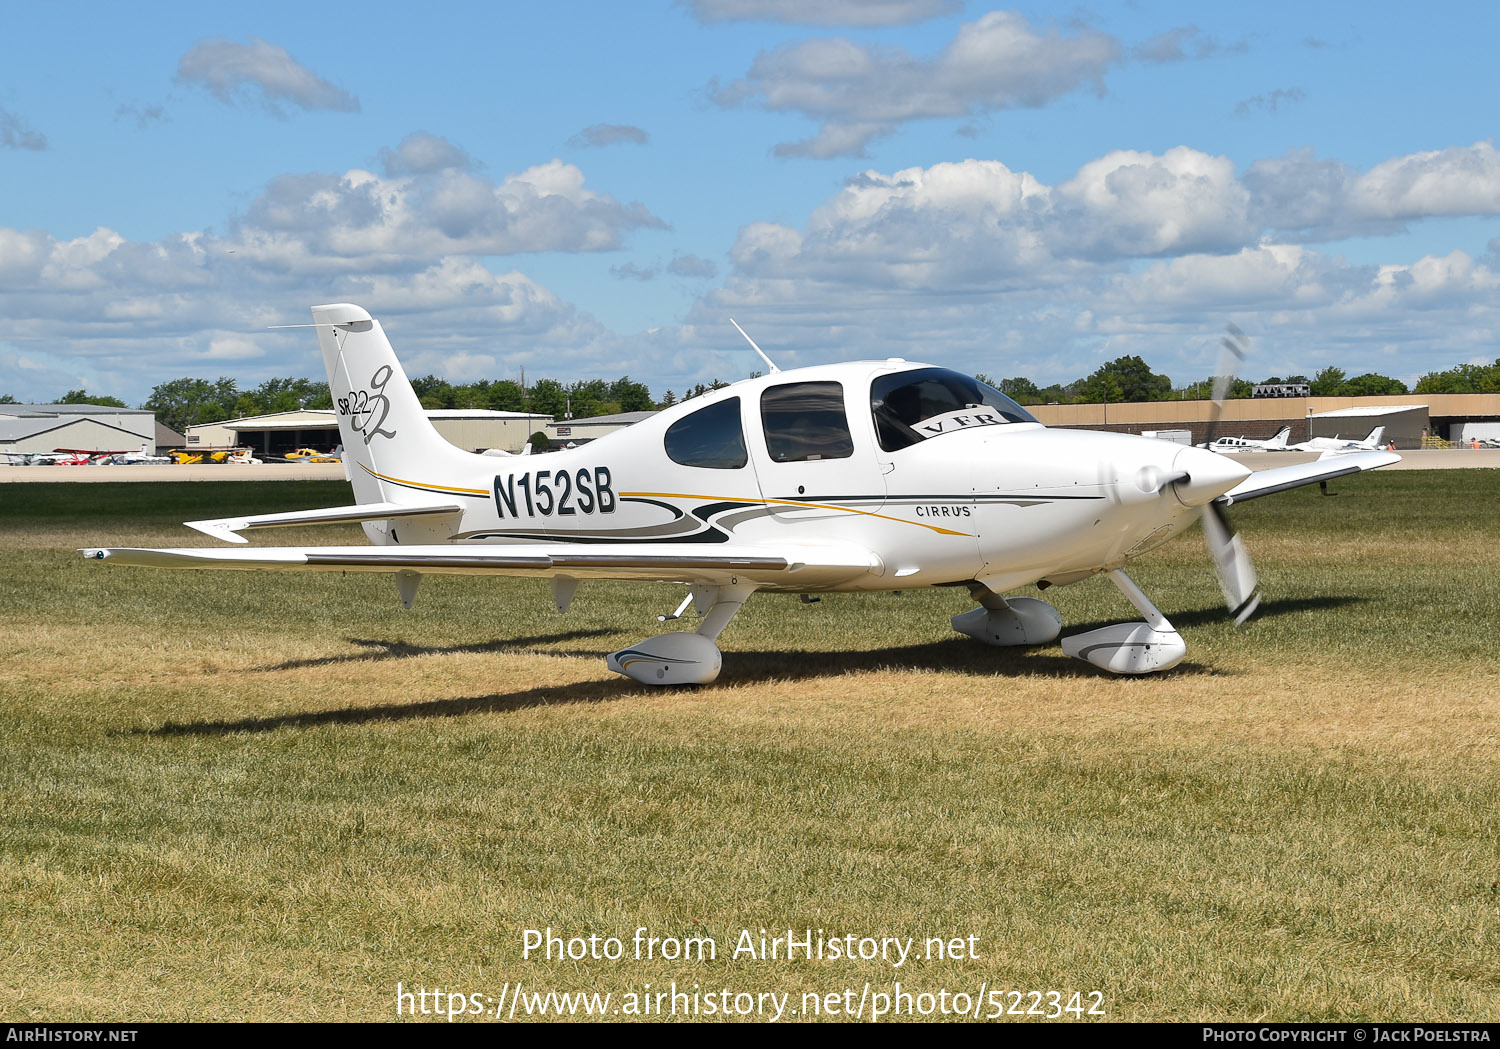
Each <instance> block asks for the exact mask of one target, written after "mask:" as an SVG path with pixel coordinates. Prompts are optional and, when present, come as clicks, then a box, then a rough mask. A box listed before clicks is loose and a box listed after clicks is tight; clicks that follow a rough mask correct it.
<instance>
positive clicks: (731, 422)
mask: <svg viewBox="0 0 1500 1049" xmlns="http://www.w3.org/2000/svg"><path fill="white" fill-rule="evenodd" d="M663 443H664V444H665V445H666V451H667V458H668V459H671V460H672V461H673V462H674V463H680V464H682V465H683V466H699V467H702V468H704V469H706V470H738V469H739V468H740V467H742V466H744V465H745V464H746V463H747V462H749V456H748V455H747V454H746V452H745V428H744V425H743V424H742V423H741V422H740V399H739V398H738V397H726V398H725V399H724V400H722V401H718V402H716V403H714V404H710V405H708V406H707V407H705V408H699V409H698V410H697V411H696V412H693V413H692V414H691V415H686V416H683V417H682V418H681V419H678V420H677V421H676V422H675V423H673V424H672V425H671V426H669V427H667V433H666V437H665V438H664V439H663Z"/></svg>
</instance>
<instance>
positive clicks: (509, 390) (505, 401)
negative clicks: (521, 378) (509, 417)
mask: <svg viewBox="0 0 1500 1049" xmlns="http://www.w3.org/2000/svg"><path fill="white" fill-rule="evenodd" d="M485 392H486V394H487V395H488V398H489V399H488V401H487V403H486V404H485V407H486V408H490V409H492V410H494V411H497V412H523V411H525V410H526V394H525V392H524V391H522V389H521V384H520V383H518V382H512V381H511V380H509V379H501V380H500V381H499V382H493V383H490V385H489V388H488V389H487V390H486V391H485Z"/></svg>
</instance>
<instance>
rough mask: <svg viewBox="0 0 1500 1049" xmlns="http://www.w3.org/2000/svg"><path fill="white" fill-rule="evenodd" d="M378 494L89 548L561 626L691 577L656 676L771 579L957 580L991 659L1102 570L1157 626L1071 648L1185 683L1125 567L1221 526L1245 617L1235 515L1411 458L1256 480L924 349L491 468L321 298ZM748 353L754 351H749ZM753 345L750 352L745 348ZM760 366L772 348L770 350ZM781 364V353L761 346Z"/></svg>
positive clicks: (352, 430)
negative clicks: (583, 596) (333, 580)
mask: <svg viewBox="0 0 1500 1049" xmlns="http://www.w3.org/2000/svg"><path fill="white" fill-rule="evenodd" d="M312 312H313V320H314V327H315V328H316V329H317V333H318V341H319V343H320V345H321V347H322V351H323V361H324V363H325V364H326V365H327V368H328V382H329V386H330V388H331V391H332V394H333V397H334V403H335V405H336V406H337V416H338V421H339V428H340V432H341V435H342V437H343V442H344V449H345V455H344V464H345V466H344V469H345V472H346V473H347V474H348V476H349V480H350V481H351V483H352V484H353V488H354V494H355V497H356V498H357V499H358V502H357V503H356V504H355V505H353V506H341V507H333V508H330V509H324V510H308V511H302V512H293V513H276V514H261V515H252V516H246V517H238V518H225V519H221V520H212V521H192V522H189V525H190V527H193V528H196V529H198V530H200V531H202V532H206V533H207V534H209V535H211V536H215V537H217V538H219V539H224V540H227V541H229V542H232V543H245V542H246V540H245V539H244V538H243V537H241V536H240V535H238V534H237V533H239V532H242V531H245V530H247V529H252V528H267V527H275V526H281V525H300V524H321V523H326V522H332V521H358V522H361V523H362V524H363V527H364V530H365V534H366V535H367V536H368V537H369V539H370V542H371V543H372V544H374V545H373V546H340V547H309V548H290V547H271V548H259V549H241V550H235V549H229V548H189V549H178V550H139V549H91V550H84V551H83V553H84V554H85V556H87V557H91V558H97V559H99V560H106V561H110V562H113V563H115V564H122V565H147V566H154V567H165V568H228V569H302V570H311V571H323V572H390V573H394V574H395V577H396V585H397V588H398V590H399V592H400V596H401V600H402V602H403V603H404V604H405V605H406V606H407V607H411V604H412V602H413V601H414V600H415V598H416V594H417V586H418V583H419V582H420V581H421V578H422V576H423V575H426V574H429V573H461V574H479V575H515V576H540V577H549V578H550V579H551V581H552V593H553V596H554V597H555V599H556V601H557V607H558V610H559V611H566V609H567V608H568V605H569V604H570V603H571V601H572V600H573V595H574V593H575V591H576V590H577V588H578V583H579V581H580V580H582V579H634V580H654V581H658V582H674V583H680V584H684V585H686V586H688V587H690V588H691V593H690V594H689V595H688V598H687V599H686V600H684V601H683V603H682V605H681V607H679V608H678V610H677V613H676V614H675V615H673V616H663V617H660V618H662V619H663V620H670V619H675V618H677V617H678V616H680V615H681V614H682V613H683V612H684V611H686V609H687V605H688V603H689V601H691V602H693V603H695V604H696V606H697V608H698V611H699V612H700V613H701V615H702V625H701V626H699V628H698V630H697V631H696V632H692V633H688V632H673V633H665V634H658V635H656V636H655V637H651V638H647V639H646V640H644V641H642V642H640V643H639V644H636V645H632V646H630V647H629V648H625V649H623V650H621V651H619V652H615V653H612V654H611V655H610V656H609V657H608V659H607V665H608V666H609V668H610V669H611V670H614V671H617V672H618V673H621V674H624V675H626V676H628V677H631V678H634V679H635V680H637V681H640V682H643V683H645V684H650V685H673V684H688V683H695V684H703V683H706V682H710V681H713V680H714V679H715V678H716V677H717V676H718V674H719V668H720V653H719V649H718V646H717V645H716V644H715V641H716V639H717V638H718V636H719V634H720V633H721V632H722V631H723V630H724V628H725V627H726V626H727V625H728V623H729V621H730V620H731V619H732V618H733V617H734V614H735V613H736V612H737V611H738V610H739V608H740V606H741V605H742V604H744V602H745V600H746V599H747V598H748V597H749V596H750V595H751V594H753V593H754V592H755V591H757V590H768V591H775V592H785V593H803V594H809V593H811V594H816V593H820V592H827V591H862V590H910V589H913V588H915V587H928V586H960V587H965V588H967V589H968V591H969V593H970V594H971V595H972V596H973V598H974V600H975V601H976V602H978V606H977V607H975V608H973V609H971V610H970V611H968V612H965V613H963V614H961V615H956V616H954V617H953V618H952V623H953V627H954V629H956V630H958V631H960V632H962V633H964V634H968V635H970V636H972V637H975V638H977V639H979V640H981V641H984V642H987V643H989V644H993V645H1044V644H1048V643H1050V642H1052V641H1054V640H1056V639H1057V637H1058V635H1059V634H1060V633H1061V630H1062V619H1061V617H1060V616H1059V615H1058V613H1057V610H1056V609H1054V608H1053V607H1052V606H1051V605H1049V604H1047V603H1046V602H1044V601H1041V600H1038V599H1037V598H1033V597H1004V596H1002V595H1003V594H1005V593H1006V592H1007V591H1010V590H1014V589H1016V588H1017V587H1021V586H1026V585H1029V584H1032V583H1035V584H1037V585H1038V586H1039V587H1042V588H1046V587H1048V586H1052V585H1058V586H1064V585H1067V584H1069V583H1076V582H1078V581H1080V580H1083V579H1087V578H1089V577H1090V576H1093V575H1095V574H1097V573H1101V572H1103V573H1107V574H1108V575H1109V577H1110V578H1111V579H1112V580H1113V581H1114V583H1115V585H1116V586H1118V587H1119V588H1120V590H1121V591H1122V592H1123V593H1124V594H1125V596H1126V598H1128V599H1129V600H1130V602H1131V604H1133V605H1134V606H1135V607H1136V608H1137V609H1138V610H1139V611H1140V613H1141V615H1142V616H1143V617H1144V618H1145V622H1141V623H1126V624H1117V625H1113V626H1105V627H1101V628H1098V629H1096V630H1091V631H1088V632H1087V633H1083V634H1078V635H1074V636H1072V637H1067V638H1064V639H1063V641H1062V647H1063V651H1064V652H1066V653H1067V654H1068V655H1071V656H1076V657H1079V658H1081V659H1084V660H1087V661H1088V662H1090V663H1093V664H1095V665H1096V666H1099V667H1102V668H1104V669H1106V670H1110V671H1114V672H1116V673H1125V674H1143V673H1148V672H1150V671H1155V670H1165V669H1167V668H1168V667H1171V666H1174V665H1175V664H1177V663H1178V662H1179V661H1180V660H1181V659H1182V658H1183V656H1184V654H1185V653H1186V647H1185V645H1184V644H1183V640H1182V637H1181V636H1180V635H1179V634H1178V633H1177V631H1176V630H1175V629H1174V628H1173V627H1172V624H1171V623H1170V622H1168V621H1167V618H1166V617H1165V616H1164V615H1162V614H1161V612H1159V611H1158V610H1157V609H1156V608H1155V607H1154V606H1153V605H1152V604H1151V602H1150V601H1149V600H1148V599H1147V598H1146V595H1145V594H1143V593H1142V592H1141V591H1140V589H1139V588H1138V587H1136V585H1135V584H1134V583H1133V582H1132V581H1131V580H1130V579H1129V578H1128V577H1127V576H1126V575H1125V572H1124V566H1125V564H1126V562H1127V561H1129V560H1131V559H1132V558H1135V557H1137V556H1139V555H1141V554H1143V553H1145V552H1146V551H1148V550H1151V549H1153V548H1155V547H1157V546H1160V545H1161V544H1162V543H1165V542H1166V541H1167V540H1168V539H1171V538H1172V537H1173V536H1175V535H1177V534H1178V533H1179V532H1182V531H1184V530H1186V529H1187V528H1188V527H1189V526H1190V525H1191V524H1192V522H1193V521H1194V520H1195V519H1199V520H1201V521H1202V524H1203V530H1204V533H1205V536H1206V538H1207V541H1208V546H1209V550H1210V553H1211V554H1212V555H1213V558H1214V561H1215V563H1216V565H1217V567H1218V572H1219V578H1220V584H1221V586H1222V588H1223V590H1224V593H1225V597H1226V599H1227V601H1228V603H1229V606H1230V609H1231V611H1232V613H1233V614H1234V615H1235V616H1236V618H1237V620H1238V621H1240V622H1243V620H1244V618H1245V617H1246V616H1248V615H1249V614H1250V613H1251V612H1252V611H1253V610H1254V608H1255V606H1256V604H1257V603H1258V602H1259V596H1258V594H1257V591H1256V587H1257V584H1256V578H1255V570H1254V568H1253V567H1252V566H1251V564H1250V560H1249V558H1248V556H1247V555H1246V554H1245V549H1244V544H1243V543H1242V542H1241V540H1240V537H1239V536H1238V535H1236V534H1234V533H1233V532H1232V531H1231V529H1230V528H1229V526H1228V522H1227V521H1226V519H1225V518H1224V515H1223V512H1222V510H1221V509H1220V507H1221V505H1227V504H1229V503H1231V502H1236V501H1240V500H1243V499H1250V498H1255V497H1257V496H1262V495H1268V494H1271V493H1273V492H1279V491H1283V490H1285V489H1289V488H1295V487H1298V486H1300V485H1305V484H1311V483H1313V482H1315V481H1324V480H1328V479H1330V478H1333V477H1340V476H1343V475H1346V474H1352V473H1357V472H1359V471H1361V470H1368V469H1372V468H1374V467H1378V466H1385V465H1388V464H1390V463H1394V462H1397V461H1398V460H1399V459H1400V456H1398V455H1395V454H1394V453H1390V452H1366V453H1359V454H1355V455H1349V456H1344V457H1342V458H1341V459H1340V460H1338V461H1337V463H1305V464H1301V465H1297V466H1289V467H1284V468H1280V469H1274V470H1267V471H1264V472H1262V473H1258V474H1254V475H1253V476H1252V475H1251V472H1250V471H1249V470H1248V469H1246V468H1245V467H1244V466H1242V465H1240V464H1239V463H1236V462H1235V461H1234V460H1232V459H1227V458H1225V457H1224V456H1220V455H1215V454H1214V453H1212V452H1208V451H1205V450H1203V449H1201V448H1189V447H1184V446H1182V445H1178V444H1171V443H1168V442H1165V441H1157V440H1152V439H1150V438H1145V437H1136V436H1133V435H1129V434H1114V433H1099V432H1091V431H1084V430H1051V429H1047V428H1046V427H1044V426H1042V425H1041V424H1040V423H1038V422H1037V421H1036V420H1035V419H1033V418H1032V417H1031V416H1030V415H1029V414H1028V413H1027V412H1026V410H1025V409H1023V408H1021V407H1020V406H1019V405H1017V404H1016V403H1015V402H1013V401H1012V400H1010V399H1009V398H1008V397H1006V396H1005V395H1004V394H1002V393H1000V392H999V391H997V390H994V389H991V388H990V387H989V386H986V385H985V384H984V383H981V382H979V381H977V380H975V379H973V378H971V377H969V376H967V375H963V374H960V373H958V372H954V371H949V370H947V369H944V368H937V367H933V366H931V365H927V364H916V363H911V362H907V361H904V360H895V359H892V360H886V361H862V362H855V363H850V364H836V365H825V366H819V367H812V368H801V369H798V370H796V371H790V372H783V371H780V370H778V369H777V368H776V366H775V365H774V364H772V363H771V361H770V359H769V358H766V362H767V364H768V365H769V366H770V368H771V372H770V374H768V375H765V376H762V377H760V378H755V379H747V380H743V381H741V382H737V383H735V384H733V385H731V386H728V387H725V388H723V389H720V390H716V391H714V392H712V393H708V394H706V395H704V396H701V397H697V398H694V399H692V400H690V401H686V402H684V403H682V404H678V405H675V406H673V407H672V408H669V409H667V410H665V411H663V412H660V413H659V414H657V415H655V416H653V417H652V418H651V419H649V420H645V421H642V422H639V423H636V424H635V425H634V426H631V427H629V428H627V429H624V430H620V431H617V432H615V433H612V434H610V435H609V436H607V437H604V438H601V439H599V440H596V441H594V442H592V443H590V444H587V445H584V446H582V447H580V448H576V449H570V450H567V451H561V452H555V453H552V454H549V455H540V456H529V457H520V456H517V457H513V458H508V459H504V458H493V457H486V456H481V455H474V454H471V453H469V452H465V451H461V450H460V449H458V448H456V447H454V446H453V445H452V444H449V443H448V442H447V441H446V440H444V439H443V438H442V437H441V436H440V435H439V434H438V433H437V432H436V431H435V430H434V429H433V428H432V426H431V424H430V423H429V422H428V421H427V417H426V416H425V415H424V414H423V412H422V406H421V404H420V403H419V402H418V400H417V397H416V394H415V393H414V392H413V391H412V388H411V384H410V383H409V382H408V380H407V377H406V374H405V373H404V372H403V371H402V368H401V365H400V363H399V362H398V361H397V360H396V356H395V353H394V352H393V351H392V349H391V345H390V343H389V342H388V341H387V339H386V337H385V333H384V332H383V331H382V330H381V327H380V324H379V323H378V322H377V321H375V320H373V319H372V318H371V317H370V314H369V313H367V312H365V310H363V309H362V308H360V307H359V306H354V305H350V304H347V303H340V304H334V305H327V306H315V307H313V311H312ZM747 338H748V336H747ZM751 345H752V346H754V342H753V341H752V342H751ZM756 351H757V352H760V351H759V347H756ZM761 356H762V357H764V356H765V355H764V354H762V355H761Z"/></svg>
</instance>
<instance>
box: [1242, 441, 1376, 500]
mask: <svg viewBox="0 0 1500 1049" xmlns="http://www.w3.org/2000/svg"><path fill="white" fill-rule="evenodd" d="M1400 461H1401V456H1399V455H1397V454H1396V453H1395V452H1351V453H1349V454H1347V455H1340V456H1337V457H1335V458H1330V459H1316V460H1314V461H1313V462H1310V463H1299V464H1297V465H1296V466H1278V467H1276V468H1275V469H1271V470H1260V471H1258V472H1256V473H1253V474H1251V475H1250V476H1249V477H1247V478H1245V479H1244V480H1243V481H1241V482H1240V483H1239V484H1237V485H1235V486H1234V487H1233V488H1231V489H1230V490H1229V491H1227V492H1225V493H1224V494H1223V495H1221V496H1219V498H1217V499H1215V500H1214V502H1216V503H1219V504H1221V505H1223V506H1229V505H1230V504H1232V503H1242V502H1244V501H1245V500H1246V499H1259V498H1260V497H1261V496H1263V495H1274V494H1275V493H1277V492H1285V491H1288V490H1290V489H1292V488H1301V487H1302V486H1303V485H1305V484H1316V483H1317V482H1319V481H1331V480H1333V479H1334V478H1335V477H1347V476H1348V475H1349V474H1357V473H1360V472H1361V471H1363V470H1374V469H1377V468H1379V467H1382V466H1390V465H1391V464H1392V463H1399V462H1400Z"/></svg>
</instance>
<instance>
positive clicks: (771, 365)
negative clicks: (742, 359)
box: [729, 317, 781, 374]
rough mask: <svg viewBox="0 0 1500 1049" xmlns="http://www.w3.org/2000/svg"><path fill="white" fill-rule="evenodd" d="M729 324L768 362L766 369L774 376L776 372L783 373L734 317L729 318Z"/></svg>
mask: <svg viewBox="0 0 1500 1049" xmlns="http://www.w3.org/2000/svg"><path fill="white" fill-rule="evenodd" d="M729 323H730V324H733V325H734V330H735V331H737V332H739V333H740V334H741V335H744V336H745V341H746V342H748V343H749V344H750V348H751V349H752V350H754V351H755V352H756V353H758V354H760V359H761V360H763V361H765V362H766V367H767V368H770V369H771V371H772V373H773V374H774V373H775V372H779V371H781V369H780V368H778V367H776V362H775V361H773V360H771V358H769V357H767V356H766V351H765V350H763V349H761V348H760V347H759V346H757V345H755V340H754V339H752V338H750V336H749V334H748V333H747V332H746V331H745V329H744V328H741V327H740V325H739V321H737V320H735V319H734V318H733V317H730V318H729Z"/></svg>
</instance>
